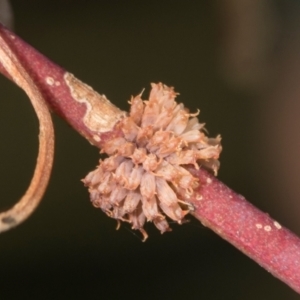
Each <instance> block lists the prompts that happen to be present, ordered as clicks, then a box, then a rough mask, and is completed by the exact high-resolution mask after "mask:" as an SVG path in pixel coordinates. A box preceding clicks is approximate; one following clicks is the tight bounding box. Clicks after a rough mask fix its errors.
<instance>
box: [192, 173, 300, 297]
mask: <svg viewBox="0 0 300 300" xmlns="http://www.w3.org/2000/svg"><path fill="white" fill-rule="evenodd" d="M191 171H192V172H193V174H195V175H197V177H198V178H199V179H200V182H201V185H200V187H199V188H198V189H197V190H196V191H195V195H194V196H193V197H192V198H191V199H189V202H190V203H191V204H192V205H193V206H194V208H195V211H194V213H193V215H194V216H195V217H196V218H197V219H198V220H200V221H201V223H202V224H203V225H205V226H207V227H209V228H210V229H212V230H213V231H214V232H216V233H217V234H218V235H220V236H221V237H222V238H223V239H225V240H227V241H228V242H230V243H231V244H232V245H234V246H235V247H236V248H238V249H239V250H241V251H242V252H243V253H245V254H246V255H248V256H249V257H251V258H252V259H253V260H255V261H256V262H257V263H258V264H259V265H261V266H262V267H264V268H265V269H266V270H267V271H269V272H270V273H272V274H273V275H274V276H275V277H277V278H279V279H280V280H282V281H283V282H285V283H286V284H287V285H289V286H290V287H291V288H293V289H294V290H295V291H297V292H298V293H300V239H299V238H298V237H297V236H296V235H295V234H293V233H292V232H291V231H289V230H288V229H286V228H284V227H283V226H282V225H280V224H279V223H278V222H277V221H275V220H273V219H272V218H271V217H270V216H269V215H268V214H267V213H263V212H261V211H260V210H258V209H257V208H256V207H254V206H253V205H252V204H250V203H249V202H248V201H246V199H245V198H244V197H243V196H241V195H238V194H236V193H235V192H234V191H233V190H231V189H230V188H228V187H227V186H226V185H225V184H223V183H222V182H220V181H219V180H218V179H217V178H215V177H214V176H213V175H211V174H209V173H208V172H206V171H205V170H200V171H195V170H191ZM199 195H201V196H199Z"/></svg>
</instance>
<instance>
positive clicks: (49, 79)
mask: <svg viewBox="0 0 300 300" xmlns="http://www.w3.org/2000/svg"><path fill="white" fill-rule="evenodd" d="M54 82H55V81H54V79H53V78H52V77H46V83H47V84H48V85H51V86H52V85H53V84H54Z"/></svg>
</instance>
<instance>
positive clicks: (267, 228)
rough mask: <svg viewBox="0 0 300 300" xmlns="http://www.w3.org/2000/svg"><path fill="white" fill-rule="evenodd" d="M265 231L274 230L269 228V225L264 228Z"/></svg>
mask: <svg viewBox="0 0 300 300" xmlns="http://www.w3.org/2000/svg"><path fill="white" fill-rule="evenodd" d="M264 230H265V231H271V230H272V228H271V226H269V225H266V226H265V227H264Z"/></svg>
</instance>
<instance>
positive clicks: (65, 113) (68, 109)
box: [0, 24, 124, 147]
mask: <svg viewBox="0 0 300 300" xmlns="http://www.w3.org/2000/svg"><path fill="white" fill-rule="evenodd" d="M0 36H1V38H2V39H3V41H4V42H5V43H6V46H8V47H9V48H10V50H11V52H12V53H14V55H15V56H16V57H18V59H19V60H20V62H21V64H22V66H23V68H24V69H25V70H26V71H27V72H28V74H29V75H30V76H31V78H32V79H33V80H34V82H35V84H36V85H37V86H38V87H39V88H40V90H41V92H42V93H43V96H44V98H45V99H46V101H47V104H48V105H49V107H50V108H51V109H52V110H53V111H54V112H55V113H57V114H58V115H60V116H61V117H62V118H63V119H65V120H67V122H68V123H69V124H70V125H71V126H72V127H73V128H74V129H75V130H76V131H77V132H79V133H80V134H81V135H83V136H84V137H85V138H86V139H87V140H89V141H90V143H92V144H93V145H95V146H98V147H101V146H102V143H103V142H104V141H105V139H106V138H107V137H106V135H105V134H104V135H103V134H102V133H103V132H100V131H99V130H94V129H93V128H91V126H87V123H85V122H84V121H83V120H84V117H85V116H86V113H87V110H88V107H87V105H86V103H83V102H79V101H78V99H77V100H76V99H75V98H74V94H72V92H71V89H70V86H68V84H67V81H66V76H68V75H71V74H70V73H68V72H67V71H65V70H64V69H63V68H61V67H60V66H58V65H57V64H55V63H53V62H52V61H50V60H49V59H48V58H47V57H45V56H44V55H42V54H41V53H39V52H38V51H37V50H35V49H34V48H33V47H31V46H30V45H28V44H27V43H26V42H24V41H23V40H22V39H21V38H19V37H18V36H17V35H15V34H14V33H12V32H11V31H10V30H8V29H7V28H5V27H4V26H2V25H1V24H0ZM1 43H2V41H1V42H0V47H1V46H2V45H1ZM0 72H1V73H2V74H3V75H5V76H6V77H8V78H9V79H11V80H13V78H11V76H10V75H9V74H8V73H7V71H6V70H5V68H4V67H3V66H2V65H1V64H0ZM71 76H72V75H71ZM76 84H77V83H76ZM88 88H89V87H88ZM90 89H91V88H90ZM94 93H95V92H94ZM97 96H98V97H99V98H100V100H104V101H105V100H106V98H105V96H101V95H99V94H97ZM104 104H106V103H104ZM93 108H95V107H93ZM100 109H101V110H102V112H101V113H102V114H103V110H104V111H105V110H108V112H107V114H109V113H110V114H115V118H114V120H113V123H116V121H117V120H116V117H117V115H119V116H122V114H124V113H123V112H121V110H119V109H118V108H117V107H115V106H114V105H112V104H111V103H110V105H109V106H107V105H104V107H103V105H100V107H96V110H97V111H98V112H99V110H100ZM108 117H109V116H108ZM110 129H111V128H110Z"/></svg>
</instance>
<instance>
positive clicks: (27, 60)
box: [0, 27, 300, 293]
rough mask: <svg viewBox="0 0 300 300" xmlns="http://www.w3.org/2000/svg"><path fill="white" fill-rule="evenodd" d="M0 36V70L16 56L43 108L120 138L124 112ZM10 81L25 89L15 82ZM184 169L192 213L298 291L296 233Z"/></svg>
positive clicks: (87, 130) (102, 138)
mask: <svg viewBox="0 0 300 300" xmlns="http://www.w3.org/2000/svg"><path fill="white" fill-rule="evenodd" d="M0 37H1V39H2V40H1V43H0V48H1V49H2V50H1V52H0V71H1V72H2V73H3V74H4V75H6V76H7V77H9V78H10V79H13V80H15V74H14V73H13V72H12V71H11V70H10V69H9V68H8V67H7V65H6V64H5V61H6V58H7V57H10V59H12V58H13V57H16V59H17V60H18V61H17V62H16V61H13V60H12V63H15V64H16V65H19V64H21V65H22V66H23V68H24V69H25V70H26V73H27V74H28V76H30V78H31V80H32V81H30V82H29V81H27V82H28V83H29V85H31V86H36V88H37V90H38V91H39V92H40V93H41V94H42V95H43V98H44V100H45V101H46V102H47V104H48V105H49V107H51V108H52V109H53V110H54V111H55V112H56V113H58V114H59V115H60V116H62V117H63V118H64V119H65V120H66V121H67V122H69V123H70V124H71V126H73V128H74V129H75V130H77V131H78V132H80V133H81V134H82V135H83V136H84V137H85V138H87V139H88V140H89V141H90V142H91V143H92V144H94V145H96V146H97V147H103V146H104V147H105V146H106V145H107V144H109V142H110V141H112V140H114V139H116V138H117V137H120V138H122V137H124V131H122V129H120V127H119V126H118V125H119V124H120V123H122V120H123V119H124V117H125V115H126V114H125V113H124V112H122V111H120V110H119V109H118V108H116V107H115V106H114V105H112V104H111V103H110V102H109V101H108V100H107V99H106V98H105V97H104V96H100V95H99V94H97V93H96V92H94V91H93V90H92V89H91V88H89V87H88V86H86V85H85V84H83V83H81V82H80V81H79V80H77V79H75V78H74V77H73V76H72V75H70V74H69V73H67V72H65V71H64V70H63V69H62V68H60V67H58V66H57V65H55V64H53V63H52V62H50V61H49V60H48V59H47V58H45V57H44V56H43V55H41V54H39V53H38V52H37V51H36V50H34V49H33V48H32V47H30V46H29V45H27V44H26V43H25V42H24V41H22V40H21V39H20V38H18V37H17V36H16V35H15V34H12V33H11V32H10V31H8V30H7V29H5V28H4V27H0ZM7 49H9V50H10V53H9V52H8V50H7ZM3 50H5V51H4V52H3ZM1 64H2V65H1ZM26 76H27V75H26ZM26 78H27V77H26ZM16 83H17V84H19V85H20V86H21V87H22V88H24V89H25V87H24V85H22V84H21V83H20V82H16ZM28 93H29V92H28ZM29 95H30V97H31V96H32V95H31V94H30V93H29ZM50 147H51V145H50ZM188 170H189V171H190V172H191V173H192V174H193V176H194V177H195V178H197V180H199V183H200V184H199V186H198V187H197V188H195V189H194V192H193V193H190V195H186V196H185V199H184V202H185V204H187V203H189V205H190V206H189V210H190V211H192V214H193V215H194V216H195V217H196V218H197V219H199V220H200V221H201V222H202V223H203V224H204V225H205V226H208V227H209V228H211V229H212V230H213V231H215V232H216V233H217V234H219V235H220V236H221V237H222V238H224V239H226V240H227V241H228V242H230V243H231V244H233V245H234V246H236V247H237V248H238V249H240V250H241V251H242V252H244V253H245V254H246V255H248V256H249V257H251V258H252V259H253V260H255V261H256V262H257V263H258V264H260V265H261V266H262V267H264V268H265V269H266V270H268V271H269V272H271V273H272V274H273V275H274V276H276V277H277V278H279V279H280V280H282V281H284V282H285V283H286V284H288V285H289V286H290V287H291V288H293V289H294V290H295V291H297V292H298V293H300V240H299V238H298V237H297V236H295V235H294V234H293V233H291V232H290V231H289V230H287V229H285V228H284V227H283V226H281V225H280V224H279V223H278V222H276V221H274V220H272V219H271V218H270V217H269V216H268V215H267V214H265V213H262V212H261V211H259V210H258V209H256V208H255V207H253V206H252V205H251V204H250V203H248V202H247V201H246V200H245V199H244V198H243V197H242V196H240V195H237V194H236V193H234V192H233V191H232V190H230V189H229V188H228V187H226V186H225V185H224V184H223V183H221V182H220V181H218V180H217V179H216V178H215V177H214V176H212V175H211V174H210V173H208V172H206V171H205V170H203V169H202V168H200V170H196V169H195V168H192V167H189V169H188ZM20 213H21V211H18V212H17V215H18V214H20ZM15 217H16V216H14V218H15ZM2 221H3V219H2ZM17 222H18V221H17Z"/></svg>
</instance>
